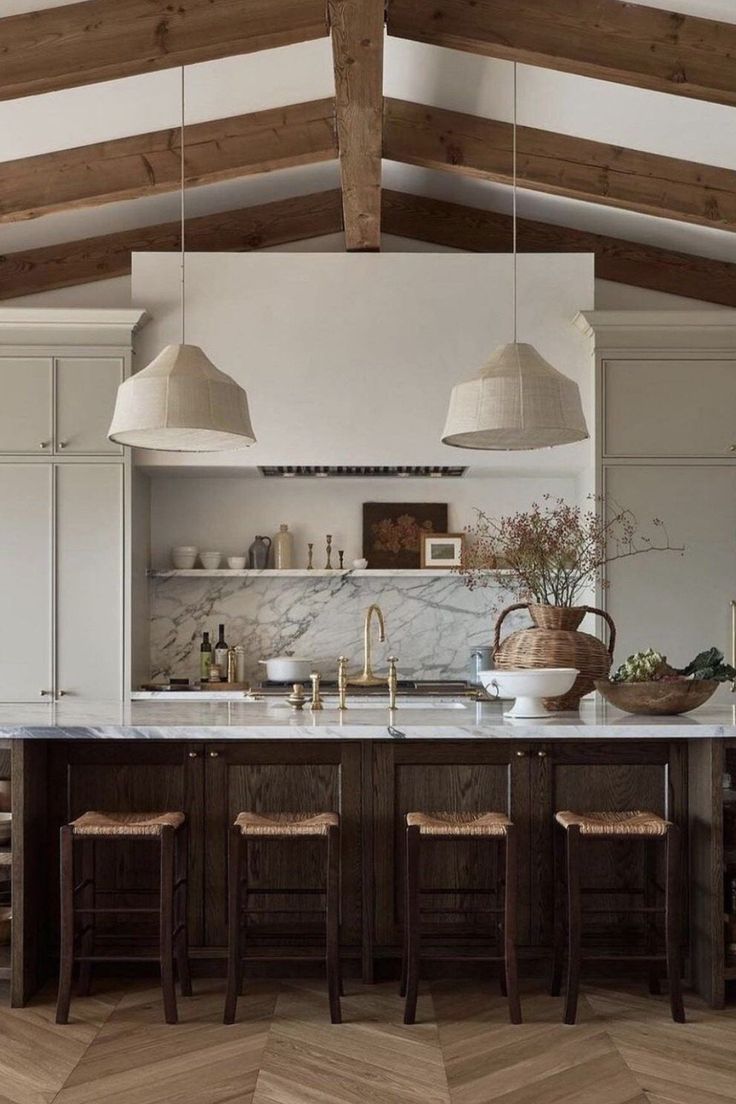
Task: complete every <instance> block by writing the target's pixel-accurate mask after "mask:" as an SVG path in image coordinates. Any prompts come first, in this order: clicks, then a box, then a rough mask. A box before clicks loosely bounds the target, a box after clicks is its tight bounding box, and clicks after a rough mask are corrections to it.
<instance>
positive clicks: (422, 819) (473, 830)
mask: <svg viewBox="0 0 736 1104" xmlns="http://www.w3.org/2000/svg"><path fill="white" fill-rule="evenodd" d="M406 824H407V827H409V828H418V829H419V834H420V835H422V836H505V835H506V830H507V828H510V827H511V821H510V820H509V818H508V817H507V816H506V815H505V813H407V814H406Z"/></svg>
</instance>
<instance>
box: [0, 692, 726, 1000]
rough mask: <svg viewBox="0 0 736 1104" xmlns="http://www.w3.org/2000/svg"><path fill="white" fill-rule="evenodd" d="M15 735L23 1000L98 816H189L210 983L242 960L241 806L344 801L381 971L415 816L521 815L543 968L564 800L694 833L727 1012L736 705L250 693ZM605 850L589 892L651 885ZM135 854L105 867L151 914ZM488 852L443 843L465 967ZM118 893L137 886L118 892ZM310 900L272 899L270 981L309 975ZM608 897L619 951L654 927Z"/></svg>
mask: <svg viewBox="0 0 736 1104" xmlns="http://www.w3.org/2000/svg"><path fill="white" fill-rule="evenodd" d="M0 741H2V742H3V746H4V747H6V748H9V749H10V756H11V762H12V808H13V856H12V864H13V941H12V956H11V965H12V970H11V975H12V976H11V1000H12V1003H13V1004H14V1005H22V1004H24V1003H25V1002H26V1001H27V1000H28V999H29V998H30V997H31V996H32V995H33V993H34V992H35V991H36V990H37V989H38V988H39V987H40V985H41V984H42V983H43V982H44V980H46V978H47V977H49V976H50V975H52V974H53V972H54V969H55V959H56V954H57V943H58V922H57V917H58V875H57V869H58V850H59V849H58V836H59V828H60V826H61V825H62V824H64V823H66V822H67V821H68V820H70V819H72V818H74V817H76V816H78V815H79V814H81V813H82V812H84V811H86V810H88V809H103V810H106V811H150V810H153V809H158V810H164V809H169V810H171V809H176V810H181V811H183V812H184V813H185V814H186V816H187V818H188V821H189V826H190V838H191V853H190V870H189V905H188V908H189V925H190V939H191V944H192V957H193V965H194V972H195V974H200V975H202V974H222V973H223V972H224V960H225V948H226V847H227V831H228V826H229V824H230V823H231V822H232V820H233V819H234V817H235V815H236V814H237V813H238V812H240V811H241V810H244V809H249V810H255V811H258V812H274V811H279V810H280V811H296V810H299V811H316V810H336V811H338V812H339V813H340V816H341V822H342V854H341V867H342V879H341V908H342V955H343V960H344V968H345V971H346V973H348V974H352V975H354V976H355V975H362V976H363V978H364V979H366V980H371V979H374V978H381V977H387V976H393V975H395V974H396V973H397V970H398V960H399V954H400V946H401V925H402V920H403V886H404V874H403V852H404V848H403V837H404V816H405V814H406V812H408V811H410V810H416V809H419V810H427V811H429V810H432V811H437V810H443V811H467V812H475V811H482V810H489V809H494V810H499V811H504V812H506V813H508V815H509V816H510V817H511V819H512V820H513V822H514V824H515V825H516V826H517V834H518V839H519V859H520V877H519V903H520V915H519V943H520V956H521V968H522V973H527V974H531V975H534V976H537V977H542V976H545V974H546V971H547V969H548V963H549V953H550V944H551V937H552V927H551V925H552V910H551V902H552V828H553V817H554V812H555V811H556V810H558V809H576V810H578V811H589V810H592V809H603V810H614V809H619V810H623V809H647V810H651V811H653V812H655V813H658V814H661V815H664V816H667V817H669V818H671V819H673V820H675V821H676V822H677V823H678V824H679V825H680V826H681V828H682V835H683V860H682V863H683V865H682V869H683V872H686V876H685V877H684V878H683V908H684V909H685V910H686V911H685V915H686V916H687V917H688V923H687V924H686V931H685V933H684V935H683V939H684V941H685V955H686V961H687V974H686V976H687V978H688V980H689V981H690V982H691V984H692V985H693V987H694V988H695V989H696V990H697V991H698V992H699V993H700V994H701V995H702V996H703V997H704V998H705V999H706V1000H707V1001H708V1002H709V1003H710V1004H711V1005H712V1006H714V1007H719V1006H721V1005H722V1004H723V1003H724V1000H725V996H726V985H727V981H728V980H729V979H730V978H731V977H736V969H735V968H733V967H731V966H729V965H727V961H726V954H725V941H724V923H723V915H724V914H723V908H724V906H723V874H724V858H725V856H724V844H723V792H722V784H723V774H724V771H725V770H727V769H728V767H729V764H730V763H731V762H732V766H733V768H734V769H733V773H734V776H735V777H736V726H734V723H733V712H732V710H731V709H725V708H724V709H719V708H715V709H710V710H701V711H699V712H697V713H695V714H692V715H690V716H689V717H687V718H663V719H661V720H660V719H651V718H643V719H635V718H629V717H625V716H623V715H622V714H620V713H616V712H614V711H610V710H607V709H606V708H605V707H602V706H598V705H593V704H588V703H584V707H583V710H582V714H581V715H577V714H575V715H571V714H559V715H556V716H552V717H551V718H550V719H549V720H545V721H542V722H535V721H528V722H512V721H507V720H504V719H503V716H502V714H501V712H500V709H499V707H498V706H492V705H487V704H480V703H468V702H463V703H462V704H460V703H458V702H448V703H445V704H444V705H442V704H440V703H435V705H434V707H431V708H430V707H424V708H419V707H417V706H416V705H415V706H412V705H411V704H406V705H403V704H402V705H401V707H400V708H399V709H397V710H396V711H395V712H394V713H392V714H390V715H389V712H388V710H387V709H385V708H383V707H381V706H375V707H373V708H365V707H362V708H357V707H356V708H352V709H351V708H348V709H347V710H346V711H345V712H344V713H342V714H340V713H339V712H338V711H337V710H331V709H329V708H328V709H325V710H324V711H323V712H322V713H318V714H314V715H313V714H310V713H309V711H308V710H305V711H304V713H303V714H298V715H297V714H292V713H291V712H290V711H289V710H288V708H285V707H283V706H279V705H276V706H273V705H268V706H267V705H266V704H241V703H217V704H211V703H205V702H185V703H160V702H134V703H132V704H129V705H126V706H98V707H94V708H84V709H83V710H82V709H79V708H77V709H75V708H74V707H73V706H72V705H66V704H65V705H64V706H63V707H62V706H61V705H59V706H51V707H49V706H28V707H23V706H20V707H9V706H4V707H2V710H1V711H0ZM593 846H594V847H595V848H596V851H595V861H594V862H591V864H590V867H589V869H588V871H587V875H588V880H589V884H590V885H591V886H592V887H593V888H596V887H601V888H602V887H605V888H607V889H609V890H610V889H612V888H615V889H619V890H620V889H629V888H631V889H635V888H636V887H637V885H639V884H640V882H641V878H642V874H643V866H642V864H643V859H642V858H641V855H640V852H639V850H637V846H638V845H637V844H631V845H630V846H629V845H626V846H625V847H624V848H623V849H622V847H621V844H617V845H616V847H615V849H614V848H613V847H612V846H611V845H610V844H609V843H607V842H606V841H600V842H598V843H596V844H595V845H593ZM119 848H120V850H119V853H118V855H117V856H116V861H115V862H113V863H109V862H108V863H107V864H106V867H105V868H104V869H98V870H97V872H96V874H97V879H98V883H99V887H100V889H101V891H103V892H107V893H109V894H110V899H111V900H112V899H113V898H114V899H115V900H116V901H117V903H121V902H122V903H125V904H126V905H127V904H130V905H131V907H133V906H135V905H136V904H139V903H140V899H142V896H143V895H144V893H145V890H146V888H147V886H149V885H150V884H151V883H152V882H154V881H155V870H154V869H153V866H152V865H151V861H150V860H149V859H147V858H146V856H145V855H142V854H141V852H140V850H135V848H134V847H131V845H126V844H124V843H122V842H121V843H120V844H119ZM482 854H484V853H481V852H478V851H477V843H476V842H474V841H472V840H468V841H463V842H462V843H460V844H457V843H455V844H453V845H452V847H451V848H445V849H443V847H442V845H437V846H436V848H434V849H433V851H432V853H431V859H430V861H429V862H428V864H427V870H426V871H425V878H426V880H427V882H428V883H429V884H430V885H432V886H433V887H436V888H437V889H442V890H445V891H448V892H447V893H446V895H445V896H444V897H443V898H442V905H443V907H445V906H446V907H447V909H448V912H447V914H446V916H445V917H444V919H443V920H442V923H443V924H444V925H445V928H446V930H447V932H448V934H452V936H453V939H452V940H450V942H452V944H453V946H455V947H456V952H455V953H456V954H457V959H458V960H457V962H456V963H454V964H453V965H452V968H453V970H460V969H462V961H461V960H462V957H463V951H464V948H465V944H464V943H463V939H465V938H467V939H471V938H473V937H475V938H476V940H477V936H478V933H479V928H478V920H477V919H476V920H474V921H473V922H472V924H471V925H470V926H469V925H468V922H467V917H464V915H463V909H464V908H466V907H468V904H467V902H468V901H469V900H470V897H469V893H471V892H472V890H473V889H476V890H477V889H483V888H486V887H487V886H488V884H489V882H492V881H493V877H494V870H493V869H488V859H487V858H483V860H482V861H481V858H480V857H479V856H481V855H482ZM249 861H250V864H251V874H252V879H253V881H254V882H255V883H256V884H257V883H258V882H259V881H260V883H261V884H264V885H265V884H268V885H270V886H272V887H273V886H275V887H277V888H278V887H281V886H283V887H285V888H286V887H295V886H300V887H307V888H309V887H316V886H317V885H319V884H320V881H321V877H322V869H323V868H322V863H321V859H320V856H319V853H318V852H317V850H314V851H313V852H312V851H311V850H310V844H309V843H306V844H305V845H304V846H303V847H302V848H301V849H300V850H299V855H298V859H297V858H296V856H295V855H294V853H293V849H292V850H291V851H290V850H289V849H288V848H287V849H284V848H281V846H280V844H279V845H274V844H270V845H269V848H268V852H266V851H265V850H263V851H259V850H258V849H257V848H255V849H254V852H253V855H252V857H251V858H250V860H249ZM121 887H125V891H126V894H127V895H128V896H127V897H124V898H121V897H120V895H119V893H118V894H117V895H116V890H117V891H119V890H120V889H121ZM255 892H256V893H257V890H256V891H255ZM303 900H304V899H303V898H299V899H296V898H292V899H290V898H289V895H288V893H285V894H284V895H283V896H282V895H277V896H276V897H274V895H273V894H271V896H270V897H269V900H268V903H269V906H270V907H272V906H274V905H276V906H277V907H278V908H281V909H283V910H284V912H283V914H280V915H278V916H275V917H274V916H271V917H269V918H266V917H265V916H264V918H263V919H260V918H259V919H257V920H256V921H254V922H253V927H252V929H251V932H250V935H251V946H252V947H255V949H256V953H257V954H258V955H259V956H260V957H261V958H262V960H263V961H262V962H259V963H257V964H256V965H255V966H254V967H253V970H254V971H255V972H262V973H265V974H270V975H274V976H287V975H289V974H290V973H295V972H298V969H299V967H298V966H297V964H296V963H295V962H294V961H293V960H294V958H295V957H296V956H297V955H298V953H299V952H300V951H302V952H303V951H304V950H305V948H309V949H310V950H316V949H318V948H319V945H320V939H321V928H320V926H319V922H318V923H316V924H315V923H314V921H313V918H310V916H309V914H308V913H306V912H305V911H304V909H305V907H306V906H304V904H303ZM264 903H265V900H264ZM600 903H601V907H602V909H603V911H601V913H600V914H599V915H598V917H597V927H596V934H595V939H596V949H597V948H598V946H600V948H601V951H602V953H605V950H606V948H608V947H609V945H610V944H611V943H612V942H613V941H614V937H615V939H616V940H617V941H618V943H619V945H620V938H621V936H622V934H623V935H624V936H625V937H627V938H629V937H630V938H631V939H636V938H638V937H639V933H638V930H635V929H634V928H632V930H631V932H629V933H627V929H626V928H625V925H624V926H623V927H622V924H621V923H620V922H619V921H620V917H619V916H618V914H615V913H613V912H610V911H605V909H606V908H608V907H610V904H611V902H610V899H608V898H607V897H606V896H605V895H602V896H601V897H600ZM474 907H475V906H474ZM297 909H300V910H301V911H297ZM627 922H628V921H627ZM489 928H490V925H489ZM444 930H445V929H444V928H443V931H444ZM480 931H481V932H482V927H481V929H480ZM489 938H490V936H489ZM466 953H467V952H466Z"/></svg>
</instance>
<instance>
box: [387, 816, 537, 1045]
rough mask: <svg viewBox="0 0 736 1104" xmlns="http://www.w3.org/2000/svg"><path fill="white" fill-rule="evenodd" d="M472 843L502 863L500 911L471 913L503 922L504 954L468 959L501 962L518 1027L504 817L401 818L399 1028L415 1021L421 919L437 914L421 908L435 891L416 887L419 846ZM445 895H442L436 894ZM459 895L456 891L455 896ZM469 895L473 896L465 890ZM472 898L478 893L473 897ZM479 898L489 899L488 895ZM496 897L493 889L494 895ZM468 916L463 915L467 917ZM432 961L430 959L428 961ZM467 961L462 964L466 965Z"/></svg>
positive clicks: (513, 900) (513, 894)
mask: <svg viewBox="0 0 736 1104" xmlns="http://www.w3.org/2000/svg"><path fill="white" fill-rule="evenodd" d="M473 837H479V838H482V839H487V840H489V842H491V843H493V844H498V845H500V846H499V851H500V859H501V863H502V870H503V873H502V884H503V905H502V906H497V907H492V908H487V909H476V910H473V912H476V913H478V912H483V913H489V914H491V915H493V914H498V915H501V916H503V952H502V953H501V954H496V955H477V956H473V959H472V961H477V962H502V963H503V967H504V972H503V975H502V981H501V987H502V991H503V992H504V993H505V995H506V996H507V997H508V1002H509V1018H510V1020H511V1023H515V1024H518V1023H521V1004H520V1001H519V982H518V975H517V967H516V934H517V933H516V914H517V896H518V888H517V886H518V874H517V857H516V834H515V829H514V825H513V823H512V822H511V821H510V820H509V818H508V817H507V816H506V815H505V813H407V814H406V916H405V919H404V953H403V962H402V971H401V989H400V993H401V996H402V997H406V1004H405V1006H404V1023H406V1024H413V1023H414V1022H415V1019H416V1009H417V993H418V988H419V967H420V963H421V938H422V931H421V914H422V913H423V912H429V913H431V912H438V911H444V910H438V909H433V908H426V909H424V908H422V907H421V897H422V895H425V894H434V895H435V896H436V895H437V893H438V891H437V890H431V889H423V888H422V886H421V885H420V869H421V867H420V862H421V847H422V843H423V841H424V842H426V841H436V840H456V841H457V840H463V839H465V840H467V839H470V838H473ZM439 892H440V893H446V892H448V891H447V890H440V891H439ZM459 892H460V891H459ZM468 892H469V893H473V892H474V891H473V890H469V891H468ZM475 892H477V891H475ZM483 892H485V893H488V892H489V891H488V890H484V891H483ZM493 893H494V895H496V899H497V895H498V887H497V888H496V890H494V891H493ZM464 911H465V910H464ZM472 914H473V913H472V912H471V911H467V915H472ZM433 957H434V956H433ZM466 961H467V960H466Z"/></svg>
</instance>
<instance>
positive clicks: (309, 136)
mask: <svg viewBox="0 0 736 1104" xmlns="http://www.w3.org/2000/svg"><path fill="white" fill-rule="evenodd" d="M179 138H180V132H179V128H178V127H176V128H172V129H170V130H158V131H154V132H152V133H150V134H139V135H136V136H135V137H131V138H118V139H115V140H113V141H109V142H98V143H96V144H95V145H90V146H80V147H79V148H77V149H71V150H61V151H59V152H58V153H44V154H41V155H40V156H38V157H24V158H21V159H19V160H17V161H8V162H5V164H3V165H1V166H0V170H2V171H1V172H0V222H14V221H16V220H19V219H28V218H36V217H37V216H39V215H47V214H50V213H51V212H54V211H61V210H68V209H73V208H79V207H92V206H96V205H98V204H101V203H111V202H113V201H115V200H122V199H135V198H137V197H138V196H145V195H154V194H157V193H159V192H170V191H173V190H175V189H177V188H178V187H179V180H180V160H179V159H180V143H179ZM184 149H185V161H186V168H185V175H186V182H187V184H188V185H193V184H211V183H214V182H216V181H219V180H229V179H231V178H233V177H239V176H249V175H251V174H253V173H261V172H269V171H270V170H272V169H283V168H289V167H292V166H295V165H311V164H314V163H316V162H319V161H330V160H334V158H336V157H337V138H336V136H335V102H334V100H332V99H326V100H315V101H313V102H311V103H303V104H294V105H292V106H290V107H280V108H274V109H270V110H268V111H257V112H254V113H253V114H250V115H237V116H234V117H233V118H230V119H218V120H215V121H212V122H206V123H197V124H196V125H193V126H188V127H187V128H186V135H185V143H184Z"/></svg>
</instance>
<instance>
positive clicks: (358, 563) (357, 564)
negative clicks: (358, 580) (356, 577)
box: [353, 559, 368, 571]
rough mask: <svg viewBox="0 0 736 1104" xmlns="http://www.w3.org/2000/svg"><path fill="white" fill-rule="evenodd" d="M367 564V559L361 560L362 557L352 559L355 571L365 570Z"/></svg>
mask: <svg viewBox="0 0 736 1104" xmlns="http://www.w3.org/2000/svg"><path fill="white" fill-rule="evenodd" d="M367 566H368V561H367V560H363V559H361V560H353V567H354V568H355V569H356V571H365V569H366V567H367Z"/></svg>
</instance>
